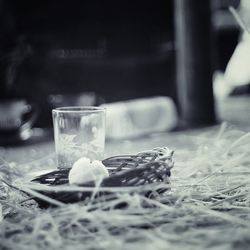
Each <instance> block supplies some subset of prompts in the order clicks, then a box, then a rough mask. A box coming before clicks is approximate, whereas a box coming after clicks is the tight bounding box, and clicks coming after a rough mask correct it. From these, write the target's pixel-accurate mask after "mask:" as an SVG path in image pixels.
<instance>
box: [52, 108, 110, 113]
mask: <svg viewBox="0 0 250 250" xmlns="http://www.w3.org/2000/svg"><path fill="white" fill-rule="evenodd" d="M103 111H106V108H104V107H98V106H66V107H59V108H54V109H52V112H55V113H86V112H89V113H98V112H103Z"/></svg>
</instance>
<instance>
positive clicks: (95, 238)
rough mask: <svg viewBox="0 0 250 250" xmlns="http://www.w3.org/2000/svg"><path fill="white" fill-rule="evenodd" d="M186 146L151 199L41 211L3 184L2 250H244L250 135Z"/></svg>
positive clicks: (249, 214)
mask: <svg viewBox="0 0 250 250" xmlns="http://www.w3.org/2000/svg"><path fill="white" fill-rule="evenodd" d="M177 139H178V138H177ZM179 139H180V138H179ZM188 140H189V142H190V145H191V144H192V147H191V146H190V147H187V148H183V147H180V148H178V147H177V148H176V149H175V152H176V164H175V167H174V168H173V169H172V177H171V183H159V184H157V185H159V186H157V185H156V186H155V184H153V186H152V187H148V186H147V188H149V189H153V190H155V189H157V188H159V187H160V188H164V187H165V188H168V189H169V188H170V187H171V191H169V192H165V193H162V194H159V193H157V192H155V195H154V197H153V199H151V198H150V197H145V196H144V195H141V194H140V192H135V191H131V192H115V193H112V192H111V193H110V194H109V195H110V197H109V198H110V199H106V200H105V201H103V200H101V199H100V200H99V201H98V202H96V201H95V200H94V199H93V200H92V199H88V200H86V201H83V202H79V203H75V204H67V205H65V204H63V203H60V204H57V205H58V206H57V207H56V208H49V209H40V208H38V207H37V205H36V203H35V202H34V201H33V200H27V198H28V197H27V196H24V195H23V194H22V192H20V191H18V190H15V189H14V188H11V187H9V186H7V185H6V184H4V183H3V182H1V183H0V190H1V193H0V195H1V207H0V208H1V209H0V213H1V214H0V249H25V250H26V249H59V248H60V249H83V248H84V249H143V250H147V249H168V248H169V249H170V248H171V249H205V248H212V249H248V248H250V178H249V177H250V157H249V155H250V154H249V153H250V152H249V151H250V133H244V132H241V131H237V130H232V129H227V128H225V127H222V128H221V129H220V130H219V131H218V133H216V134H214V135H213V136H211V135H209V136H206V135H204V134H202V135H201V136H194V137H189V139H188ZM166 144H168V143H167V142H166ZM166 146H171V145H166ZM47 161H49V159H48V158H46V159H41V161H40V168H41V169H42V166H44V164H46V162H47ZM33 163H34V162H33ZM33 163H30V164H25V167H24V166H23V169H22V171H21V170H20V168H19V167H18V165H17V166H11V165H8V163H7V162H4V161H3V162H2V164H1V170H2V171H1V176H2V178H5V179H6V178H7V179H8V180H12V181H13V180H15V178H17V177H18V178H19V179H20V180H21V179H22V176H20V175H22V174H23V173H25V172H26V173H27V172H29V171H30V170H31V169H33V170H34V165H33ZM38 163H39V162H35V164H36V166H37V167H36V168H37V169H39V164H38ZM19 184H20V183H19ZM33 195H36V192H35V191H34V193H33ZM114 197H115V198H114ZM120 203H126V207H124V208H123V209H117V204H120Z"/></svg>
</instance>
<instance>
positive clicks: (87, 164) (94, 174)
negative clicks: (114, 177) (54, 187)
mask: <svg viewBox="0 0 250 250" xmlns="http://www.w3.org/2000/svg"><path fill="white" fill-rule="evenodd" d="M108 176H109V173H108V170H107V169H106V167H105V166H104V165H103V164H102V162H101V161H97V160H95V161H92V162H91V161H90V159H88V158H86V157H82V158H80V159H79V160H77V161H76V162H75V163H74V164H73V167H72V168H71V170H70V171H69V183H70V184H82V183H84V182H88V181H95V182H98V181H100V180H102V179H103V178H105V177H108Z"/></svg>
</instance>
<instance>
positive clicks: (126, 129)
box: [102, 97, 177, 139]
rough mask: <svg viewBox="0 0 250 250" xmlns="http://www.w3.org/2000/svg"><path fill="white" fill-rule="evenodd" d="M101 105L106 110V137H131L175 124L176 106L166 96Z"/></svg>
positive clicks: (159, 130) (160, 130)
mask: <svg viewBox="0 0 250 250" xmlns="http://www.w3.org/2000/svg"><path fill="white" fill-rule="evenodd" d="M102 106H103V107H105V108H106V110H107V117H106V136H107V138H112V139H125V138H133V137H138V136H141V135H145V134H150V133H154V132H163V131H167V130H170V129H172V128H174V127H175V126H176V124H177V112H176V107H175V104H174V102H173V101H172V99H170V98H168V97H153V98H142V99H135V100H130V101H124V102H116V103H110V104H105V105H102Z"/></svg>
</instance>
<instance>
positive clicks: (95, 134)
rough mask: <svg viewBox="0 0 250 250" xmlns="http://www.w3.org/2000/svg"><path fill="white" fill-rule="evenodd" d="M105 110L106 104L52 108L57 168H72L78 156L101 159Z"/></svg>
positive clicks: (103, 144)
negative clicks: (100, 105)
mask: <svg viewBox="0 0 250 250" xmlns="http://www.w3.org/2000/svg"><path fill="white" fill-rule="evenodd" d="M105 114H106V112H105V108H101V107H62V108H56V109H53V110H52V116H53V127H54V139H55V151H56V158H57V166H58V168H59V169H65V168H71V167H72V166H73V164H74V162H76V161H77V160H78V159H80V158H81V157H86V158H89V159H90V160H102V159H103V154H104V146H105Z"/></svg>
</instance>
